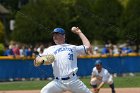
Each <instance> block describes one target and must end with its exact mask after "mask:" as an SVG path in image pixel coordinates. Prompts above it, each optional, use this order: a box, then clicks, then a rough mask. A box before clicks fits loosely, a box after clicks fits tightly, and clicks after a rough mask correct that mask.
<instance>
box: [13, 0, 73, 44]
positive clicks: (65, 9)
mask: <svg viewBox="0 0 140 93" xmlns="http://www.w3.org/2000/svg"><path fill="white" fill-rule="evenodd" d="M69 1H70V0H69ZM69 4H71V2H66V1H64V0H61V1H60V0H38V1H37V0H36V1H35V0H30V2H29V3H28V4H27V5H25V6H24V7H22V8H21V10H20V11H19V12H17V15H16V23H15V30H14V31H13V33H12V39H13V40H16V41H19V42H23V43H33V44H35V43H36V42H50V40H51V35H50V34H51V32H52V30H53V29H54V28H55V27H63V28H64V29H66V30H68V29H69V28H68V27H69V25H70V19H71V18H70V16H69Z"/></svg>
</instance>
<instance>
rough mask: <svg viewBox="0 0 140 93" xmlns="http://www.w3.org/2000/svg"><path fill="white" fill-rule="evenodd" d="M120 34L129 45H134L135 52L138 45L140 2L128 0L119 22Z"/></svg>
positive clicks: (139, 36) (139, 37) (139, 39)
mask: <svg viewBox="0 0 140 93" xmlns="http://www.w3.org/2000/svg"><path fill="white" fill-rule="evenodd" d="M121 28H122V30H121V32H120V33H121V34H122V38H123V39H124V40H128V41H129V44H133V45H136V52H138V50H139V45H140V42H139V41H140V31H139V30H140V1H139V0H129V1H128V4H127V6H126V8H125V10H124V13H123V15H122V21H121Z"/></svg>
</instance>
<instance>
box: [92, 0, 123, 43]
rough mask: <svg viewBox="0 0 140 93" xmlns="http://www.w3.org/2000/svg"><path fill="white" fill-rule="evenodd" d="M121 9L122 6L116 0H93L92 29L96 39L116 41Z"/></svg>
mask: <svg viewBox="0 0 140 93" xmlns="http://www.w3.org/2000/svg"><path fill="white" fill-rule="evenodd" d="M122 10H123V6H122V5H121V4H120V2H119V1H118V0H95V2H94V4H93V13H94V15H93V18H92V21H93V22H94V23H93V25H92V29H93V34H94V36H95V39H96V40H100V41H108V40H111V41H113V42H114V43H115V42H117V41H118V36H117V33H118V31H119V30H120V28H119V26H118V22H119V20H120V17H121V14H122Z"/></svg>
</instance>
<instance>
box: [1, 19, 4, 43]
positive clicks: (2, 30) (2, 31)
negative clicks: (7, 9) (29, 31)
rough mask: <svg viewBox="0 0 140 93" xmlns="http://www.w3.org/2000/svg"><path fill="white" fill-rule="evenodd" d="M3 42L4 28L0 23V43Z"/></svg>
mask: <svg viewBox="0 0 140 93" xmlns="http://www.w3.org/2000/svg"><path fill="white" fill-rule="evenodd" d="M3 42H4V26H3V24H2V22H1V21H0V43H3Z"/></svg>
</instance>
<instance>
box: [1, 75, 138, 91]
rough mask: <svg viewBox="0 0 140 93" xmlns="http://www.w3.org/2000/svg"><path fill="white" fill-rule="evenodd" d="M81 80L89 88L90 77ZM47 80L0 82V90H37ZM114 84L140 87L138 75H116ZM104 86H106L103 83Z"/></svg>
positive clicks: (123, 86) (121, 86)
mask: <svg viewBox="0 0 140 93" xmlns="http://www.w3.org/2000/svg"><path fill="white" fill-rule="evenodd" d="M81 80H82V81H83V82H84V83H85V84H86V85H87V87H88V88H91V86H90V84H89V81H90V78H89V77H86V78H81ZM48 82H50V81H47V80H42V81H14V82H0V90H38V89H41V88H42V87H43V86H45V85H46V84H47V83H48ZM114 82H115V86H116V87H118V88H126V87H127V88H128V87H140V76H139V77H137V76H136V77H116V78H114ZM104 87H108V86H107V85H105V86H104Z"/></svg>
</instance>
